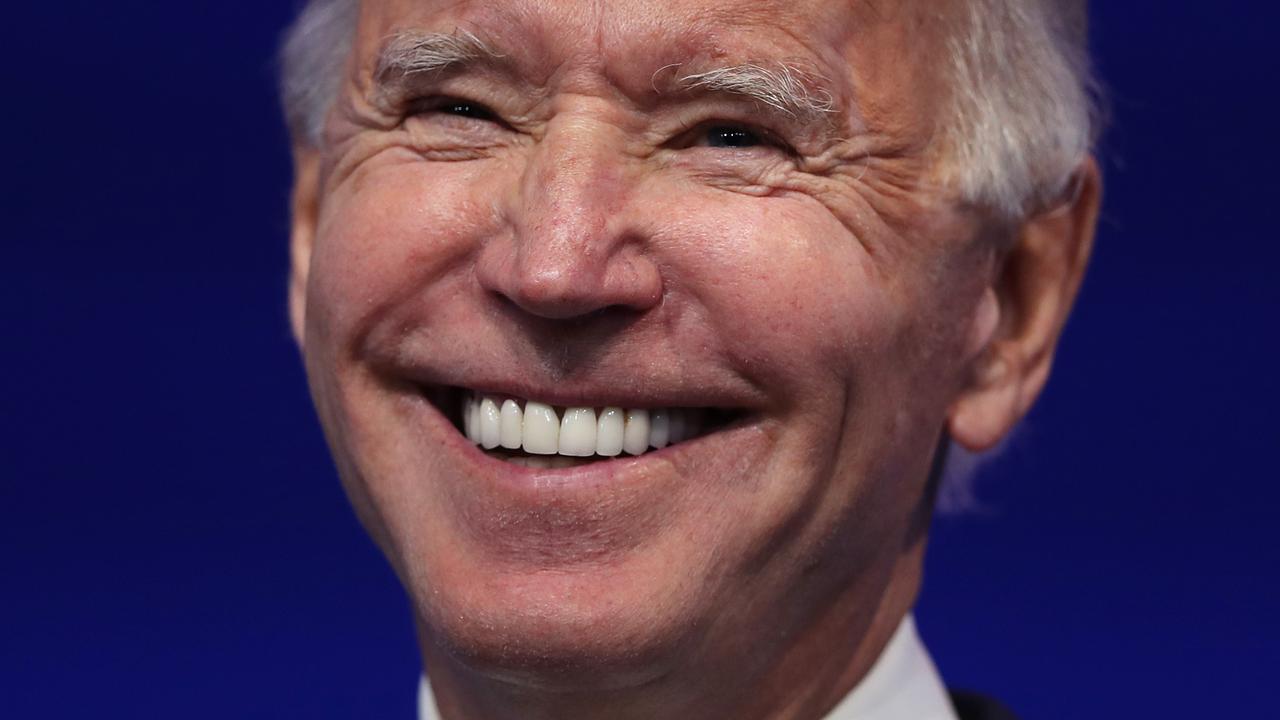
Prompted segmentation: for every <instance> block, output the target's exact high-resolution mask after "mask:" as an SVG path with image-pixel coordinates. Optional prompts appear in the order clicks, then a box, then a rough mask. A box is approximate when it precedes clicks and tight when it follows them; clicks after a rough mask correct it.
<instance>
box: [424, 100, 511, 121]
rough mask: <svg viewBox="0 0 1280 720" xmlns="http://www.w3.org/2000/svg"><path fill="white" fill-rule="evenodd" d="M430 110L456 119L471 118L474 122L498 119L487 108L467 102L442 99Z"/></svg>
mask: <svg viewBox="0 0 1280 720" xmlns="http://www.w3.org/2000/svg"><path fill="white" fill-rule="evenodd" d="M430 109H431V110H434V111H435V112H438V113H444V114H446V115H456V116H458V117H465V118H472V119H475V120H488V121H490V122H494V121H496V120H497V119H498V116H497V115H496V114H494V112H493V111H492V110H490V109H489V108H487V107H485V106H483V105H481V104H480V103H474V102H469V101H466V100H454V99H452V98H444V99H441V100H439V101H438V102H437V104H436V106H435V107H434V108H430Z"/></svg>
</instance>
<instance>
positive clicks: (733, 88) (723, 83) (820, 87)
mask: <svg viewBox="0 0 1280 720" xmlns="http://www.w3.org/2000/svg"><path fill="white" fill-rule="evenodd" d="M669 67H670V66H669ZM664 69H665V68H664ZM658 72H662V70H659V71H658ZM676 83H677V86H678V87H680V88H681V89H684V90H701V91H706V92H713V93H724V94H728V95H738V96H741V97H746V98H749V99H751V100H754V101H756V102H758V103H761V104H763V105H766V106H768V107H771V108H773V109H775V110H778V111H781V112H783V113H785V114H787V115H789V116H791V117H792V118H796V119H805V120H811V119H815V118H820V117H822V116H824V115H828V114H831V113H835V112H836V107H835V100H834V98H833V97H832V94H831V92H830V91H828V90H826V89H825V85H826V82H825V81H824V79H823V78H821V77H819V76H817V75H815V74H814V73H810V72H805V71H803V70H800V69H799V68H796V67H795V66H792V65H788V64H787V63H783V62H778V63H776V64H773V65H772V66H767V65H761V64H756V63H744V64H741V65H732V66H729V67H722V68H715V69H712V70H707V71H705V72H699V73H691V74H688V75H682V76H679V77H678V78H677V79H676Z"/></svg>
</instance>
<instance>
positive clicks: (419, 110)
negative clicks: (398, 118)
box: [404, 95, 510, 128]
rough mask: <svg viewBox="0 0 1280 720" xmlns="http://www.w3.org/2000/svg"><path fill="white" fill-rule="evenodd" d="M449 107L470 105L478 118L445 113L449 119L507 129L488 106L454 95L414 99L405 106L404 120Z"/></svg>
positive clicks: (499, 116) (499, 117)
mask: <svg viewBox="0 0 1280 720" xmlns="http://www.w3.org/2000/svg"><path fill="white" fill-rule="evenodd" d="M450 105H470V106H472V107H474V108H475V109H476V110H478V111H479V114H478V116H468V115H461V114H456V113H445V114H446V115H449V116H451V117H455V118H459V119H464V120H480V121H483V122H491V123H494V124H496V125H500V126H502V127H504V128H509V127H510V126H509V125H508V124H507V122H506V121H505V120H503V119H502V116H501V115H499V114H498V113H497V111H495V110H494V109H493V108H492V107H490V106H489V105H487V104H485V103H482V102H480V101H478V100H469V99H467V98H464V97H459V96H456V95H427V96H423V97H419V98H414V99H412V100H410V101H409V102H408V103H406V104H405V110H404V116H405V117H406V118H408V117H413V116H415V115H422V114H425V113H430V112H439V111H441V110H442V109H444V108H446V107H448V106H450Z"/></svg>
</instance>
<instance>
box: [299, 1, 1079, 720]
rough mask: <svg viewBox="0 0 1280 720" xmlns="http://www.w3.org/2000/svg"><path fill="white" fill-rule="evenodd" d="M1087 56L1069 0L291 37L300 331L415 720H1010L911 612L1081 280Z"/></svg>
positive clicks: (555, 8) (627, 6)
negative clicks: (937, 526)
mask: <svg viewBox="0 0 1280 720" xmlns="http://www.w3.org/2000/svg"><path fill="white" fill-rule="evenodd" d="M1084 27H1085V12H1084V3H1083V1H1082V0H1081V1H1073V0H1057V1H1055V0H946V1H942V0H877V1H876V2H872V1H870V0H849V1H848V2H830V1H826V2H823V1H819V0H798V1H797V0H788V1H787V2H774V1H772V0H743V1H742V2H738V3H730V4H725V3H720V2H714V1H712V0H661V1H657V2H641V1H638V0H637V1H631V0H621V1H618V2H613V1H609V2H603V1H596V2H585V1H584V2H576V1H570V0H540V1H539V0H483V1H476V2H469V1H467V0H460V1H455V2H433V1H431V0H381V1H378V0H366V1H365V2H356V1H355V0H314V1H313V2H312V3H311V4H310V5H309V6H308V7H307V8H306V9H305V10H304V12H303V15H302V16H301V18H300V19H299V20H298V22H297V24H296V25H295V27H294V29H293V30H292V32H291V34H290V37H289V39H288V42H287V45H286V49H285V77H284V94H285V103H286V109H287V112H288V115H289V119H290V123H291V128H292V132H293V137H294V149H295V157H296V171H297V177H296V187H295V191H294V207H293V210H294V220H293V232H292V256H293V275H292V282H291V294H290V308H291V316H292V320H293V326H294V331H295V333H296V335H297V337H298V339H299V342H300V343H301V346H302V350H303V355H304V358H305V362H306V367H307V374H308V378H309V381H310V384H311V389H312V393H313V396H314V399H315V403H316V407H317V409H318V412H319V416H320V419H321V422H322V424H323V426H324V429H325V432H326V436H327V438H328V441H329V444H330V446H331V448H332V450H333V454H334V457H335V459H336V462H337V466H338V469H339V472H340V475H341V478H342V481H343V483H344V485H345V487H346V490H347V492H348V494H349V495H350V497H351V500H352V503H353V504H354V506H355V508H356V511H357V512H358V513H359V516H360V518H361V520H362V521H363V523H364V524H365V526H366V527H367V528H368V530H369V532H370V533H371V535H372V536H373V538H374V539H375V540H376V542H377V543H378V545H379V546H380V547H381V549H382V550H383V552H384V553H385V554H386V556H387V558H388V559H389V561H390V563H391V565H392V566H393V567H394V569H395V571H396V573H397V574H398V576H399V578H400V579H401V581H402V582H403V584H404V587H405V588H406V590H407V592H408V593H409V596H410V598H411V600H412V605H413V608H414V610H415V614H416V619H417V621H418V626H419V628H420V633H419V635H420V637H419V643H420V646H421V649H422V653H423V656H424V661H425V665H426V671H427V677H428V679H429V685H428V684H426V683H424V686H423V713H424V717H435V716H437V715H436V714H437V713H438V716H439V717H443V718H449V719H450V720H455V719H472V718H475V719H482V718H483V719H490V718H494V719H496V718H526V719H527V718H569V719H572V718H620V719H626V718H637V719H639V718H646V719H650V718H744V719H755V718H759V719H764V718H770V719H772V718H794V719H807V718H823V717H834V718H865V719H867V720H886V719H890V718H897V719H905V718H912V719H916V720H920V719H925V718H951V717H957V713H958V712H959V713H961V714H962V715H964V716H966V717H968V716H972V717H984V716H990V717H995V715H994V714H990V713H994V712H995V711H994V710H992V709H991V708H990V707H987V708H985V709H984V707H982V704H981V703H977V704H976V705H973V704H972V703H969V702H967V701H966V702H961V703H959V704H958V705H956V704H953V700H951V699H949V698H948V696H947V694H946V691H945V690H944V689H943V685H942V684H941V682H940V680H939V679H938V677H937V674H936V672H935V671H934V669H933V666H932V664H931V663H930V661H929V659H928V656H927V654H926V653H925V651H924V649H923V647H922V645H921V644H920V641H919V638H918V636H917V635H916V633H915V629H914V626H913V624H912V621H911V616H910V611H911V608H912V605H913V603H914V600H915V597H916V594H917V591H918V589H919V586H920V581H921V566H922V559H923V555H924V550H925V544H926V540H927V536H928V527H929V522H930V518H931V515H932V511H933V503H934V498H935V495H936V491H937V485H938V482H939V474H940V472H939V468H941V467H942V466H943V465H944V462H943V456H944V455H945V452H946V450H947V448H948V447H950V446H952V445H953V444H955V445H959V446H961V447H963V448H965V449H967V450H968V451H975V452H976V451H982V450H985V449H987V448H990V447H992V446H993V445H994V444H995V443H997V442H998V441H999V440H1000V439H1001V438H1002V437H1003V436H1004V435H1005V434H1007V433H1008V432H1009V431H1010V429H1011V428H1012V427H1013V426H1014V425H1015V424H1016V423H1017V422H1018V420H1019V419H1020V418H1021V417H1022V416H1023V415H1024V414H1025V413H1026V411H1027V410H1028V408H1029V406H1030V405H1031V403H1032V402H1033V400H1034V399H1035V397H1036V395H1037V394H1038V393H1039V391H1040V389H1041V388H1042V386H1043V385H1044V383H1045V380H1046V377H1047V375H1048V371H1049V366H1050V361H1051V359H1052V356H1053V351H1054V345H1055V343H1056V341H1057V338H1058V335H1059V333H1060V330H1061V328H1062V326H1063V323H1064V322H1065V320H1066V316H1067V313H1068V311H1069V308H1070V306H1071V303H1072V300H1073V298H1074V295H1075V293H1076V290H1077V288H1078V285H1079V283H1080V279H1081V276H1082V274H1083V271H1084V267H1085V264H1086V260H1087V257H1088V254H1089V248H1090V245H1091V241H1092V237H1093V228H1094V223H1095V219H1096V214H1097V210H1098V204H1099V194H1100V190H1099V179H1098V172H1097V169H1096V166H1095V164H1094V162H1093V160H1092V159H1091V157H1090V154H1089V153H1090V149H1089V148H1090V140H1091V136H1092V129H1091V126H1090V114H1089V103H1088V95H1087V92H1086V82H1087V62H1086V60H1087V56H1086V53H1085V40H1084V36H1085V32H1084ZM971 705H972V707H971ZM969 713H973V714H972V715H970V714H969ZM983 713H988V714H986V715H984V714H983Z"/></svg>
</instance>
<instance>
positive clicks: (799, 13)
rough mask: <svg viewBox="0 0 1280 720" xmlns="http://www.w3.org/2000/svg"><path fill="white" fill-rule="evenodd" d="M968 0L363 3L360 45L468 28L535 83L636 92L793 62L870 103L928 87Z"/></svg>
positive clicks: (362, 48)
mask: <svg viewBox="0 0 1280 720" xmlns="http://www.w3.org/2000/svg"><path fill="white" fill-rule="evenodd" d="M960 2H963V0H849V1H846V2H839V1H832V0H742V1H740V2H734V3H724V2H722V1H719V0H583V1H578V0H551V1H548V0H475V1H471V0H461V1H457V0H454V1H450V2H443V1H438V0H437V1H433V0H365V2H363V3H362V11H361V22H360V31H359V47H358V54H359V56H360V57H361V58H362V59H363V61H364V62H365V63H366V64H367V63H369V62H370V58H371V57H373V56H375V55H376V54H377V52H378V49H379V48H380V47H381V46H382V45H383V44H385V42H386V39H387V38H388V37H390V36H392V35H394V34H395V33H397V32H400V31H404V30H427V31H440V32H452V31H455V30H459V29H461V30H466V31H468V32H471V33H474V34H476V35H477V36H479V37H481V38H483V39H484V40H485V41H487V42H489V43H490V44H492V45H493V46H494V49H495V50H497V51H498V52H501V53H504V54H510V55H513V56H514V59H515V60H516V61H518V63H519V64H520V65H521V66H522V67H524V68H525V69H526V71H527V72H528V73H529V74H530V75H536V76H540V77H532V78H530V79H533V80H535V81H541V82H547V81H549V80H550V79H551V78H553V77H560V78H563V77H564V76H566V75H572V74H575V73H579V74H588V73H589V74H592V75H594V76H597V77H602V78H605V79H607V80H608V81H609V82H611V83H612V84H614V85H616V86H618V87H619V88H621V89H622V90H624V91H627V92H636V93H642V92H643V91H644V90H645V89H646V88H648V87H649V86H650V84H651V83H652V81H653V76H654V74H655V73H656V72H658V71H660V70H662V69H664V68H668V67H671V66H673V65H676V64H681V65H684V64H692V65H697V64H700V63H705V64H707V65H716V64H729V63H735V62H786V63H788V64H789V65H793V66H796V67H798V68H799V69H802V70H805V71H810V72H814V73H816V74H817V75H819V76H821V77H823V78H826V79H828V80H829V81H830V82H831V83H832V84H833V85H835V86H836V88H837V92H839V93H840V94H841V95H846V94H847V95H848V96H849V98H840V99H842V100H844V99H851V98H852V96H854V95H857V96H858V102H859V104H860V105H862V104H867V105H870V106H871V107H872V109H873V110H874V108H875V107H876V106H879V105H883V104H884V102H883V100H882V96H886V97H890V98H892V97H893V96H896V95H901V94H902V93H903V91H904V90H908V89H910V90H920V89H923V88H927V87H932V80H931V78H933V77H934V76H936V66H937V62H936V60H937V53H938V51H939V49H940V48H941V47H942V46H943V44H944V39H945V38H944V34H945V33H944V28H945V26H946V24H947V20H946V15H947V12H948V8H951V7H952V6H955V5H957V4H958V3H960ZM901 103H902V101H901V99H890V100H889V101H888V104H889V105H900V104H901ZM866 109H867V108H866V107H862V108H861V110H863V111H865V110H866ZM859 114H862V113H859Z"/></svg>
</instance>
